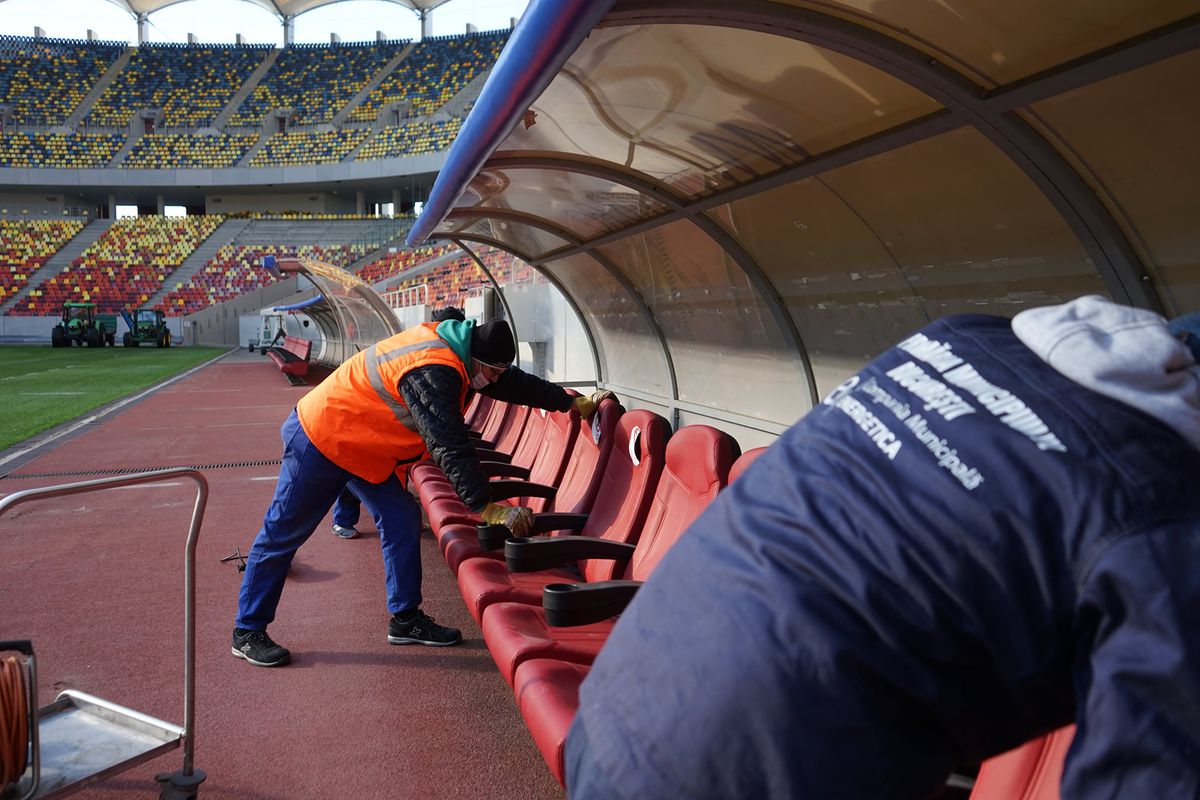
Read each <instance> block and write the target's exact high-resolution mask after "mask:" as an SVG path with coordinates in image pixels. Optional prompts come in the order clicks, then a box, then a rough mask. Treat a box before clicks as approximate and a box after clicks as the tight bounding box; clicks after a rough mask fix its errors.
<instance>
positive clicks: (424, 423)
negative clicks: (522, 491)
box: [398, 364, 491, 511]
mask: <svg viewBox="0 0 1200 800" xmlns="http://www.w3.org/2000/svg"><path fill="white" fill-rule="evenodd" d="M398 388H399V389H400V395H401V396H402V397H403V398H404V402H405V403H406V404H407V405H408V411H409V413H410V414H412V419H413V424H414V425H415V426H416V429H417V433H418V434H419V435H420V436H421V438H422V439H423V440H424V441H425V447H426V448H428V449H429V454H430V455H431V456H433V460H434V462H436V463H437V465H438V466H439V467H441V469H442V472H444V473H446V478H447V479H449V481H450V485H451V486H453V487H454V491H455V492H457V493H458V496H459V497H460V498H462V501H463V503H465V504H466V506H467V508H469V509H471V510H472V511H479V510H481V509H482V508H483V507H484V506H485V505H487V502H488V500H489V499H490V497H491V493H490V492H489V491H488V479H487V476H486V475H484V474H483V472H482V471H481V470H480V468H479V457H478V456H476V455H475V447H474V446H473V445H472V443H471V439H470V437H469V436H468V435H467V424H466V423H465V422H463V416H462V410H461V409H460V408H459V407H458V395H459V393H460V392H461V391H462V378H461V377H459V374H458V373H457V372H456V371H455V370H453V369H452V368H450V367H447V366H443V365H441V364H434V365H431V366H427V367H418V368H417V369H414V370H412V371H411V372H408V373H405V375H404V377H403V378H401V379H400V384H399V387H398Z"/></svg>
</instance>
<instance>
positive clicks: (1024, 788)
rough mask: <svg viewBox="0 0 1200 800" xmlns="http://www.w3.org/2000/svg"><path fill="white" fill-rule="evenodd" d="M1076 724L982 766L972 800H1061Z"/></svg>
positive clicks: (1035, 740) (1042, 737) (1010, 751)
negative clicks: (1065, 765) (1065, 764)
mask: <svg viewBox="0 0 1200 800" xmlns="http://www.w3.org/2000/svg"><path fill="white" fill-rule="evenodd" d="M1074 738H1075V726H1074V725H1067V726H1066V727H1063V728H1059V729H1058V730H1056V731H1051V732H1050V733H1048V734H1046V735H1045V736H1039V737H1038V738H1036V739H1033V740H1030V741H1028V742H1026V743H1025V744H1023V745H1021V746H1020V747H1018V748H1016V749H1013V750H1009V751H1008V752H1007V753H1001V754H1000V755H998V756H996V757H995V758H989V759H988V760H987V761H985V762H984V763H983V766H981V767H980V768H979V777H977V778H976V779H975V788H974V789H972V790H971V800H1059V798H1060V797H1061V790H1060V787H1061V785H1062V776H1063V762H1064V761H1065V760H1066V758H1067V750H1068V749H1069V748H1070V747H1071V740H1072V739H1074Z"/></svg>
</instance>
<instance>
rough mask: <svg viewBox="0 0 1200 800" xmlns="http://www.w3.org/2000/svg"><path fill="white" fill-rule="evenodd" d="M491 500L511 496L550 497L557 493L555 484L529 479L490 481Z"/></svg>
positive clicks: (504, 498)
mask: <svg viewBox="0 0 1200 800" xmlns="http://www.w3.org/2000/svg"><path fill="white" fill-rule="evenodd" d="M489 487H490V488H491V491H492V500H507V499H509V498H511V497H544V498H546V499H548V500H549V499H552V498H553V497H554V495H555V494H557V493H558V487H557V486H546V485H545V484H541V483H530V482H529V481H492V482H491V483H490V484H489Z"/></svg>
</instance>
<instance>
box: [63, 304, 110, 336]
mask: <svg viewBox="0 0 1200 800" xmlns="http://www.w3.org/2000/svg"><path fill="white" fill-rule="evenodd" d="M50 344H52V345H53V346H55V347H70V346H71V345H73V344H77V345H79V346H80V347H83V346H84V345H87V346H88V347H103V346H104V345H108V346H109V347H114V346H116V344H117V317H116V315H115V314H97V313H96V304H95V303H63V309H62V322H60V323H58V324H57V325H55V326H54V329H53V330H52V331H50Z"/></svg>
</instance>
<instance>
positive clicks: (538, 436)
mask: <svg viewBox="0 0 1200 800" xmlns="http://www.w3.org/2000/svg"><path fill="white" fill-rule="evenodd" d="M553 413H554V412H553V411H546V410H544V409H541V408H531V409H529V416H528V417H526V419H525V428H524V430H522V431H521V439H520V441H519V442H518V443H517V449H516V450H514V451H513V454H512V463H513V464H515V465H517V466H518V467H525V469H532V468H533V462H534V460H535V459H536V458H537V454H538V451H539V450H541V449H542V437H543V435H544V434H545V432H546V420H548V419H550V415H551V414H553Z"/></svg>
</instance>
